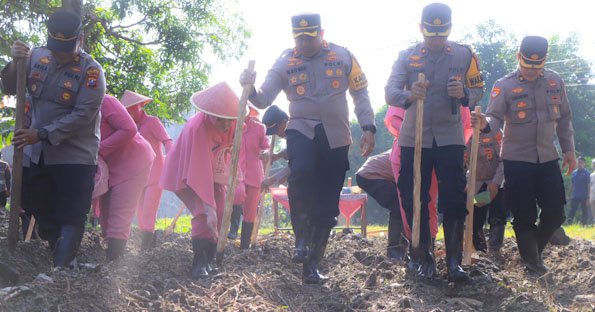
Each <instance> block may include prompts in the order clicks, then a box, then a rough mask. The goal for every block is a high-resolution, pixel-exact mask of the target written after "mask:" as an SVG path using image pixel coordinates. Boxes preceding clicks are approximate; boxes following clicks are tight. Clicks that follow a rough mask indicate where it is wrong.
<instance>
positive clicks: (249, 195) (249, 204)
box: [242, 185, 260, 222]
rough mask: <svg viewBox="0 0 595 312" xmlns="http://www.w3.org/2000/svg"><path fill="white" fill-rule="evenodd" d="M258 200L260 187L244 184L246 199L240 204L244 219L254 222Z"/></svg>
mask: <svg viewBox="0 0 595 312" xmlns="http://www.w3.org/2000/svg"><path fill="white" fill-rule="evenodd" d="M259 201H260V187H254V186H250V185H246V200H245V201H244V205H243V206H242V210H243V213H244V221H246V222H254V220H256V213H257V212H258V202H259Z"/></svg>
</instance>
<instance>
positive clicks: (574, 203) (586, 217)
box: [568, 198, 592, 225]
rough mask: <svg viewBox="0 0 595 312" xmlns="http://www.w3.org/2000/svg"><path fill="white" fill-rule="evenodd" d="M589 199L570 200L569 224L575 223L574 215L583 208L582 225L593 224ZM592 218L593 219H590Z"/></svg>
mask: <svg viewBox="0 0 595 312" xmlns="http://www.w3.org/2000/svg"><path fill="white" fill-rule="evenodd" d="M588 202H589V200H588V199H587V198H573V199H571V200H570V212H568V222H571V223H572V222H573V221H574V215H575V214H576V210H577V209H578V207H579V206H580V207H581V213H582V216H581V223H582V224H583V225H587V224H591V219H592V217H591V207H589V203H588ZM590 217H591V218H590Z"/></svg>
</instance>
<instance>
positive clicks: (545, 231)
mask: <svg viewBox="0 0 595 312" xmlns="http://www.w3.org/2000/svg"><path fill="white" fill-rule="evenodd" d="M562 223H563V222H562ZM562 223H561V224H562ZM559 228H560V226H555V227H554V226H544V225H543V223H541V222H539V224H538V225H537V232H536V233H535V238H536V239H537V252H538V253H539V259H541V254H542V253H543V250H544V249H545V246H547V244H548V243H549V241H550V239H551V238H552V235H554V233H555V232H556V231H557V230H558V229H559Z"/></svg>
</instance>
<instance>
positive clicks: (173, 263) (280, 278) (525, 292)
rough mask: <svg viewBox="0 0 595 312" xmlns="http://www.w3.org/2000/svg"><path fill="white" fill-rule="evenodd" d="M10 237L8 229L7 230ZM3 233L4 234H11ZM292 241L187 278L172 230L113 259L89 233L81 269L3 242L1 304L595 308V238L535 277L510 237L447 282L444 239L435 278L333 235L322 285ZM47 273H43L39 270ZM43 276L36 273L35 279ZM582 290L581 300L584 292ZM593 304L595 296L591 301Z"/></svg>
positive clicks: (41, 246) (187, 253)
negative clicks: (14, 276) (465, 276)
mask: <svg viewBox="0 0 595 312" xmlns="http://www.w3.org/2000/svg"><path fill="white" fill-rule="evenodd" d="M0 234H2V233H0ZM2 236H4V237H5V236H6V235H5V234H4V235H2ZM292 243H293V239H292V237H291V236H290V235H288V234H285V233H280V234H276V235H270V236H265V237H263V238H262V239H261V240H260V242H259V245H258V246H257V247H256V248H252V249H250V250H247V251H241V250H239V249H238V248H237V242H233V243H232V244H228V247H227V250H226V257H225V260H224V262H223V266H222V267H221V274H219V275H216V276H214V277H211V278H209V279H205V280H193V279H191V278H189V277H188V274H189V270H190V264H191V261H192V250H191V249H192V246H191V242H190V237H189V235H188V234H184V235H179V234H172V235H170V236H169V237H167V238H166V239H161V241H160V242H159V245H158V247H156V248H154V249H152V250H150V251H147V252H142V253H141V252H139V250H138V246H139V245H140V241H139V240H138V237H137V234H136V233H135V235H133V239H132V240H131V241H130V242H129V244H128V252H127V254H126V256H125V257H124V258H123V259H121V260H118V261H116V262H113V263H105V255H104V250H103V248H104V247H102V245H101V239H100V236H99V233H98V232H89V233H86V234H85V238H84V240H83V244H82V247H81V251H80V252H79V257H78V260H79V264H82V265H81V267H80V268H79V269H75V270H65V271H55V270H52V269H51V261H50V257H49V252H48V251H47V244H46V243H43V242H40V241H38V240H34V241H31V242H28V243H25V242H19V245H18V247H17V251H16V253H15V254H14V255H9V254H8V253H7V248H6V239H0V261H1V262H2V263H5V264H8V265H10V266H12V267H13V268H15V269H17V270H18V271H19V272H20V279H19V281H18V283H17V284H16V285H9V283H8V281H4V280H2V281H0V286H1V287H8V286H13V287H12V288H4V289H1V290H0V310H1V311H209V310H210V311H213V310H224V311H275V310H281V311H286V310H289V311H378V310H382V311H593V309H594V304H595V303H593V302H592V300H593V294H594V293H595V291H594V289H595V274H593V270H594V269H595V266H594V264H595V243H593V242H591V241H582V240H573V241H572V242H571V243H570V245H568V246H563V247H560V246H549V247H548V249H547V250H546V251H545V253H544V257H545V262H546V265H548V267H549V268H550V272H551V274H548V275H547V276H545V277H542V278H538V277H534V276H529V275H527V274H526V273H525V272H524V270H523V268H522V266H521V265H520V261H519V256H518V252H517V249H516V243H515V242H514V240H512V239H507V240H506V242H505V247H504V248H503V257H502V259H501V260H492V259H490V256H489V255H486V254H481V255H480V256H479V257H478V261H477V262H476V263H475V264H473V265H472V266H471V267H469V268H467V269H468V272H470V274H471V276H472V282H471V283H469V284H465V285H454V284H449V283H448V282H447V281H446V280H445V276H444V274H445V270H446V269H445V265H444V259H443V257H444V247H443V245H442V244H441V242H438V243H437V246H436V255H437V258H438V270H439V273H440V275H439V276H438V278H437V279H436V280H434V281H425V280H420V279H418V278H417V277H416V276H415V275H414V274H411V273H407V270H406V267H405V266H404V264H401V263H392V262H390V261H388V260H387V259H386V257H385V256H384V255H385V244H386V240H385V238H381V237H378V238H373V239H364V238H361V237H359V236H358V235H354V234H343V233H337V234H334V235H332V237H331V240H330V243H329V246H328V248H327V252H326V256H325V260H324V261H323V264H322V271H323V272H324V273H326V274H328V276H329V277H330V281H329V282H328V283H326V284H325V285H323V286H318V285H302V283H301V265H297V264H293V263H291V260H290V259H291V251H292ZM40 273H43V274H45V275H47V277H49V278H46V279H45V280H44V279H43V278H41V277H37V276H38V274H40ZM36 277H37V278H36ZM577 296H578V297H577ZM589 301H591V302H589Z"/></svg>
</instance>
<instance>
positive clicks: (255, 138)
mask: <svg viewBox="0 0 595 312" xmlns="http://www.w3.org/2000/svg"><path fill="white" fill-rule="evenodd" d="M248 107H249V109H250V112H249V114H248V117H246V121H245V122H244V129H243V134H242V135H243V140H242V152H241V153H240V155H241V156H240V168H241V170H242V173H243V175H244V181H243V183H244V189H245V192H246V197H245V199H244V203H243V206H242V207H243V209H242V210H243V213H244V219H243V221H242V234H241V237H240V249H248V248H249V247H250V237H251V235H252V229H253V228H254V220H255V219H256V214H257V211H258V202H259V201H260V184H261V183H262V180H264V168H263V165H262V159H261V158H260V157H261V156H260V155H261V152H262V151H264V150H266V149H268V148H269V146H270V145H269V139H268V138H267V137H266V134H265V132H266V128H265V126H264V125H263V124H262V123H261V122H260V121H259V120H258V114H259V113H258V110H256V108H254V107H253V106H251V105H250V106H248Z"/></svg>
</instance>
